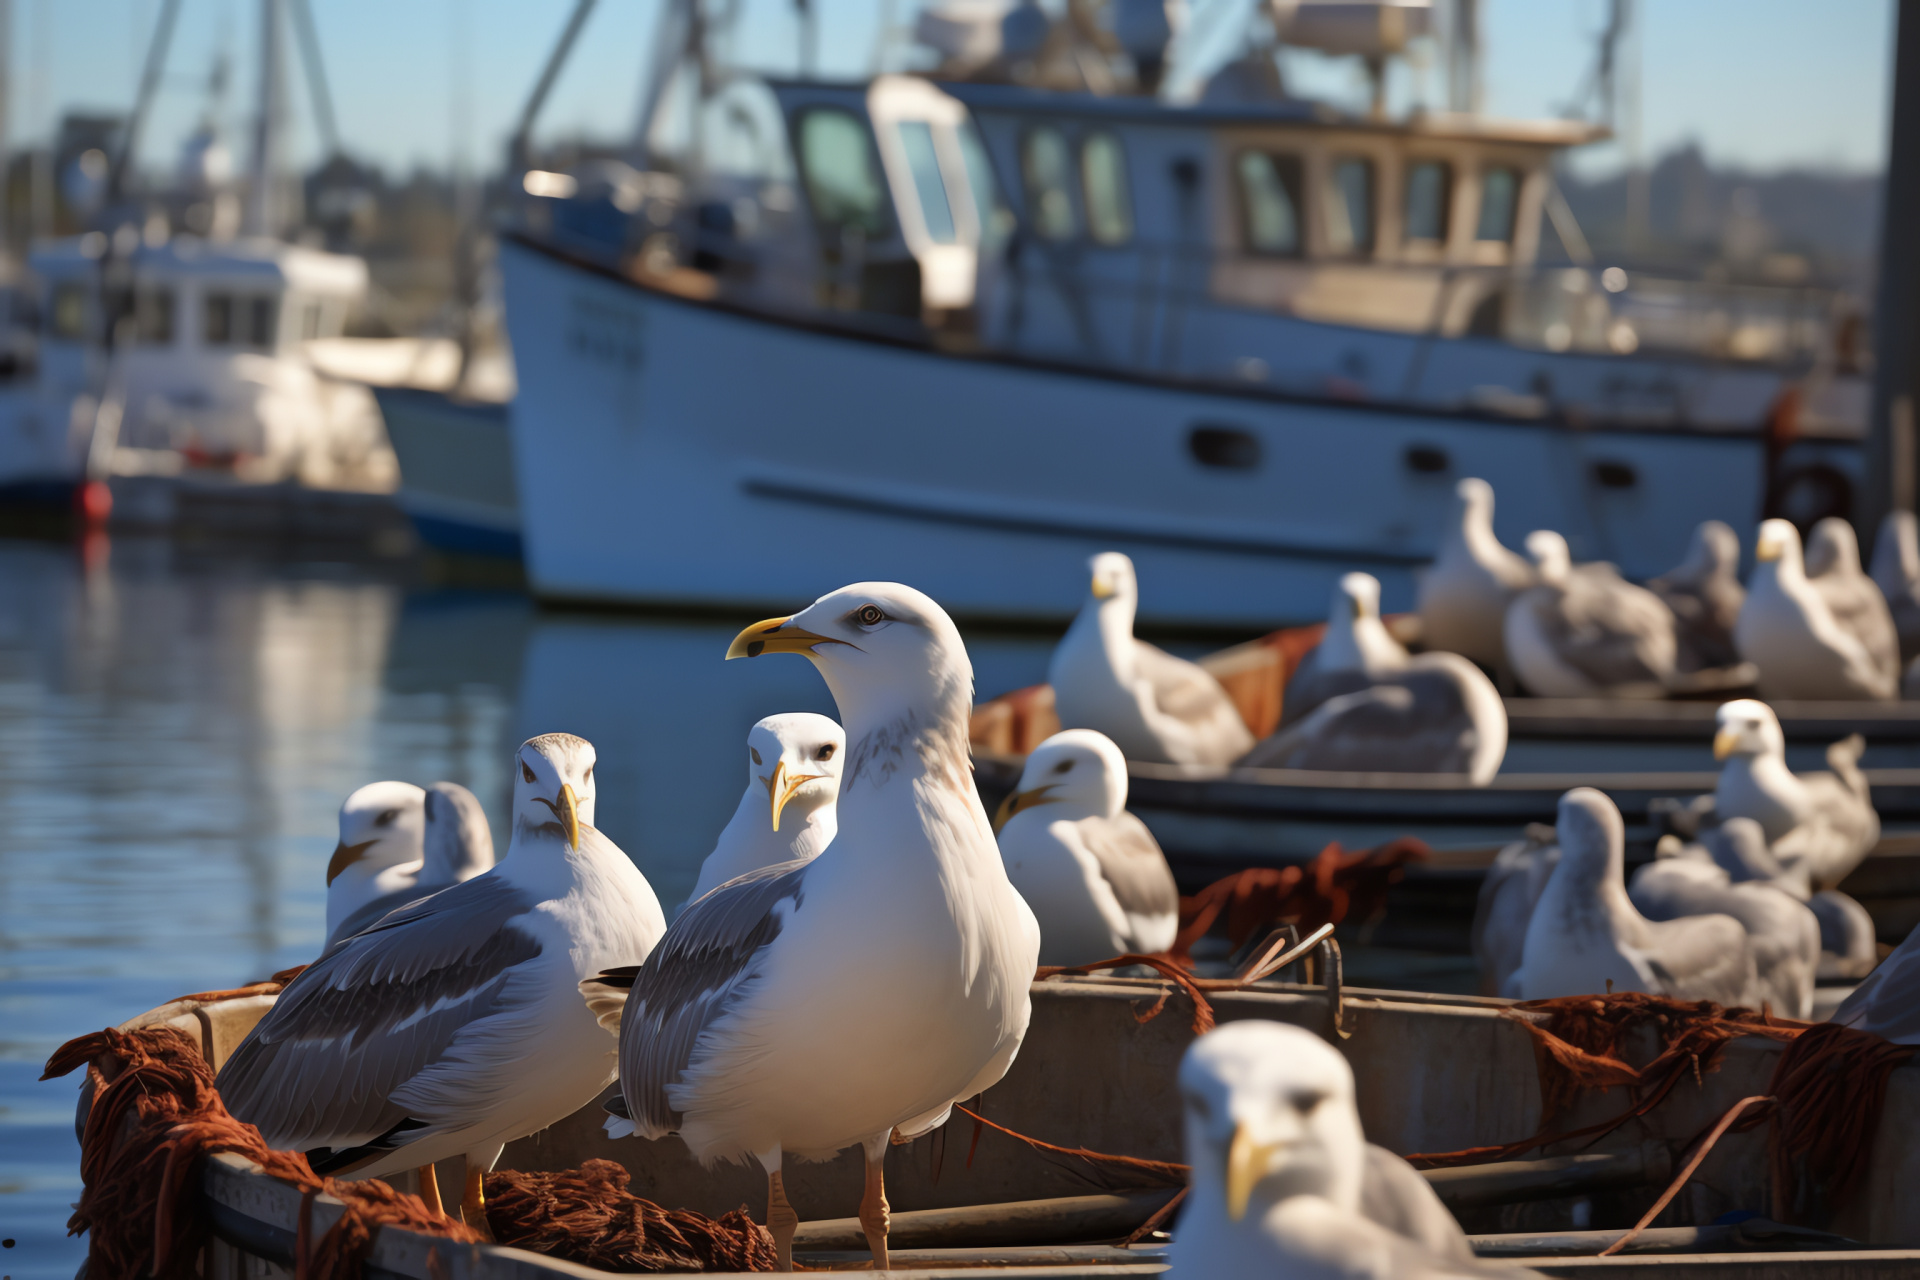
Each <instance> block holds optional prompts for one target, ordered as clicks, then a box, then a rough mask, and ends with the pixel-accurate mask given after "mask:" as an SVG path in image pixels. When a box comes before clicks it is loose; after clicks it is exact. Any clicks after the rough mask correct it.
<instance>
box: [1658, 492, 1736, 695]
mask: <svg viewBox="0 0 1920 1280" xmlns="http://www.w3.org/2000/svg"><path fill="white" fill-rule="evenodd" d="M1647 589H1648V590H1650V591H1652V592H1653V593H1654V594H1655V595H1657V596H1659V597H1660V599H1661V600H1662V601H1664V602H1665V604H1666V606H1667V608H1669V609H1671V610H1672V611H1673V617H1674V621H1675V623H1676V624H1678V625H1677V631H1676V638H1677V640H1678V641H1679V667H1680V670H1682V671H1704V670H1708V669H1712V668H1719V667H1731V666H1736V665H1738V664H1739V662H1740V650H1739V648H1738V646H1736V645H1735V644H1734V643H1733V626H1734V623H1735V622H1737V621H1739V618H1740V606H1741V605H1742V604H1744V603H1745V602H1746V598H1747V592H1746V588H1745V587H1742V586H1741V585H1740V535H1739V534H1737V533H1735V532H1734V531H1733V530H1732V528H1730V527H1729V526H1727V525H1725V524H1723V523H1721V522H1720V521H1718V520H1706V521H1702V522H1701V524H1700V527H1699V528H1697V529H1695V530H1694V531H1693V543H1692V545H1691V546H1689V547H1688V549H1687V558H1686V559H1685V560H1683V561H1681V562H1680V563H1679V564H1678V565H1676V566H1675V567H1674V568H1673V569H1671V570H1669V571H1668V572H1667V573H1664V574H1662V575H1661V576H1660V577H1658V578H1655V579H1654V580H1653V581H1651V582H1649V583H1648V584H1647Z"/></svg>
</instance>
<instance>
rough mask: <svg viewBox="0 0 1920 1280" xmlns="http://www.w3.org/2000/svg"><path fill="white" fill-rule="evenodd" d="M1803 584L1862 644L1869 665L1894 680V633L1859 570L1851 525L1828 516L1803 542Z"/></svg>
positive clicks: (1884, 607) (1885, 607) (1878, 594)
mask: <svg viewBox="0 0 1920 1280" xmlns="http://www.w3.org/2000/svg"><path fill="white" fill-rule="evenodd" d="M1807 581H1809V582H1811V583H1812V584H1813V587H1814V590H1816V591H1818V592H1819V593H1820V594H1821V595H1823V596H1825V597H1826V600H1827V608H1829V609H1831V610H1832V611H1833V620H1834V621H1835V622H1837V623H1839V624H1840V626H1841V628H1842V629H1843V630H1846V631H1848V632H1851V633H1852V634H1853V636H1854V637H1855V638H1856V639H1858V640H1859V641H1860V643H1861V644H1862V645H1864V646H1866V650H1867V653H1868V654H1869V655H1870V656H1871V657H1872V658H1873V665H1874V666H1875V667H1876V668H1877V669H1878V670H1879V671H1880V672H1881V673H1882V674H1883V675H1885V676H1886V678H1887V679H1888V680H1889V681H1891V682H1892V683H1894V684H1896V685H1897V684H1899V682H1900V633H1899V631H1898V629H1897V628H1896V627H1895V626H1894V621H1893V613H1892V612H1891V606H1890V605H1889V604H1888V603H1887V597H1886V595H1885V593H1884V592H1883V591H1882V590H1881V587H1880V584H1879V583H1877V582H1875V581H1874V580H1873V579H1872V578H1869V577H1868V576H1867V574H1866V571H1865V570H1864V569H1862V568H1861V567H1860V539H1859V538H1858V537H1856V536H1855V534H1854V532H1853V526H1852V525H1851V524H1849V523H1847V522H1846V521H1845V520H1842V519H1841V518H1840V517H1839V516H1828V517H1827V518H1826V519H1824V520H1822V521H1821V522H1820V523H1819V524H1816V525H1814V526H1813V532H1812V534H1810V535H1809V536H1808V538H1807Z"/></svg>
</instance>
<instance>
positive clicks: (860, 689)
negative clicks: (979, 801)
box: [727, 582, 973, 738]
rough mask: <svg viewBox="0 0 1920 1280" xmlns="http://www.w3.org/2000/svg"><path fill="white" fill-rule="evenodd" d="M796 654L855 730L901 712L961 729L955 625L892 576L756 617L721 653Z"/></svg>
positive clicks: (965, 697)
mask: <svg viewBox="0 0 1920 1280" xmlns="http://www.w3.org/2000/svg"><path fill="white" fill-rule="evenodd" d="M769 653H797V654H800V655H802V656H803V657H805V658H807V659H809V660H810V661H812V663H813V665H814V668H815V669H816V670H818V671H819V672H820V675H821V678H822V679H824V680H825V681H826V682H827V688H828V689H830V690H831V691H832V692H833V700H834V701H835V702H836V703H838V704H839V707H840V718H841V721H842V722H843V723H844V724H846V725H847V726H848V727H849V730H850V732H853V733H855V734H857V732H858V731H859V728H860V727H865V728H878V727H880V726H882V725H885V724H888V723H891V722H894V721H896V720H899V719H902V718H906V719H908V720H910V721H916V722H918V723H920V724H921V725H922V727H923V728H928V729H931V728H935V727H936V724H935V722H937V727H938V728H940V729H942V730H944V731H957V732H958V733H959V734H960V735H961V736H962V737H963V738H964V736H965V734H966V719H967V711H968V708H969V707H970V706H971V705H972V702H973V664H972V663H971V662H970V661H969V660H968V658H967V647H966V645H965V644H964V643H962V642H961V639H960V631H959V629H958V628H957V627H955V626H954V625H953V619H951V618H949V617H948V616H947V611H946V610H945V609H942V608H941V607H940V606H939V605H937V604H935V603H934V602H933V600H932V598H931V597H929V596H926V595H923V594H921V593H920V592H918V591H915V590H914V589H913V588H912V587H905V586H901V585H900V584H899V583H897V582H856V583H854V584H853V585H852V586H850V587H842V588H840V589H839V590H838V591H834V592H830V593H828V594H827V595H824V596H821V597H820V598H819V599H818V600H815V601H814V602H813V603H812V604H811V605H808V606H807V607H806V608H805V609H802V610H801V611H800V612H799V613H796V614H794V615H793V616H792V617H788V618H768V619H766V620H764V621H761V622H756V623H754V624H753V625H752V626H750V627H748V628H747V629H746V630H744V631H742V632H741V633H740V634H739V635H737V636H735V637H734V638H733V643H732V644H731V645H729V646H728V647H727V657H728V658H758V657H760V656H762V655H764V654H769Z"/></svg>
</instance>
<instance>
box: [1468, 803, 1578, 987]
mask: <svg viewBox="0 0 1920 1280" xmlns="http://www.w3.org/2000/svg"><path fill="white" fill-rule="evenodd" d="M1559 865H1560V845H1559V839H1558V837H1557V836H1556V835H1555V833H1554V830H1553V828H1552V827H1549V826H1547V825H1546V824H1544V823H1539V822H1530V823H1528V824H1527V831H1526V835H1525V836H1524V837H1523V838H1521V839H1519V840H1515V841H1514V842H1513V843H1512V844H1509V845H1507V846H1506V847H1505V848H1503V849H1501V850H1500V852H1499V853H1498V854H1496V855H1494V859H1493V866H1491V867H1489V868H1488V869H1487V875H1486V878H1485V879H1484V880H1482V881H1481V882H1480V897H1479V900H1478V901H1477V902H1476V903H1475V905H1474V912H1473V957H1474V959H1475V960H1476V961H1477V962H1478V963H1479V966H1480V994H1481V995H1486V996H1507V997H1509V998H1512V999H1517V998H1519V995H1520V988H1519V984H1518V980H1517V979H1516V978H1515V976H1514V975H1515V974H1517V973H1519V972H1520V962H1521V960H1522V959H1523V958H1524V957H1525V954H1526V949H1527V925H1528V923H1529V922H1531V921H1532V919H1533V909H1534V906H1535V905H1536V904H1538V903H1539V901H1540V895H1541V894H1542V893H1544V892H1545V891H1546V887H1547V881H1548V879H1549V878H1550V877H1551V876H1552V875H1553V869H1554V868H1555V867H1557V866H1559Z"/></svg>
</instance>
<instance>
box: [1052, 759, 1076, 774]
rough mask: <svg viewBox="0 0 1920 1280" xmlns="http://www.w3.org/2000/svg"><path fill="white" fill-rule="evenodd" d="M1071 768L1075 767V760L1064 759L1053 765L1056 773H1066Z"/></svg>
mask: <svg viewBox="0 0 1920 1280" xmlns="http://www.w3.org/2000/svg"><path fill="white" fill-rule="evenodd" d="M1071 768H1073V761H1071V760H1062V761H1061V762H1060V763H1059V764H1057V765H1055V766H1053V771H1054V772H1055V773H1065V772H1066V771H1067V770H1069V769H1071Z"/></svg>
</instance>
